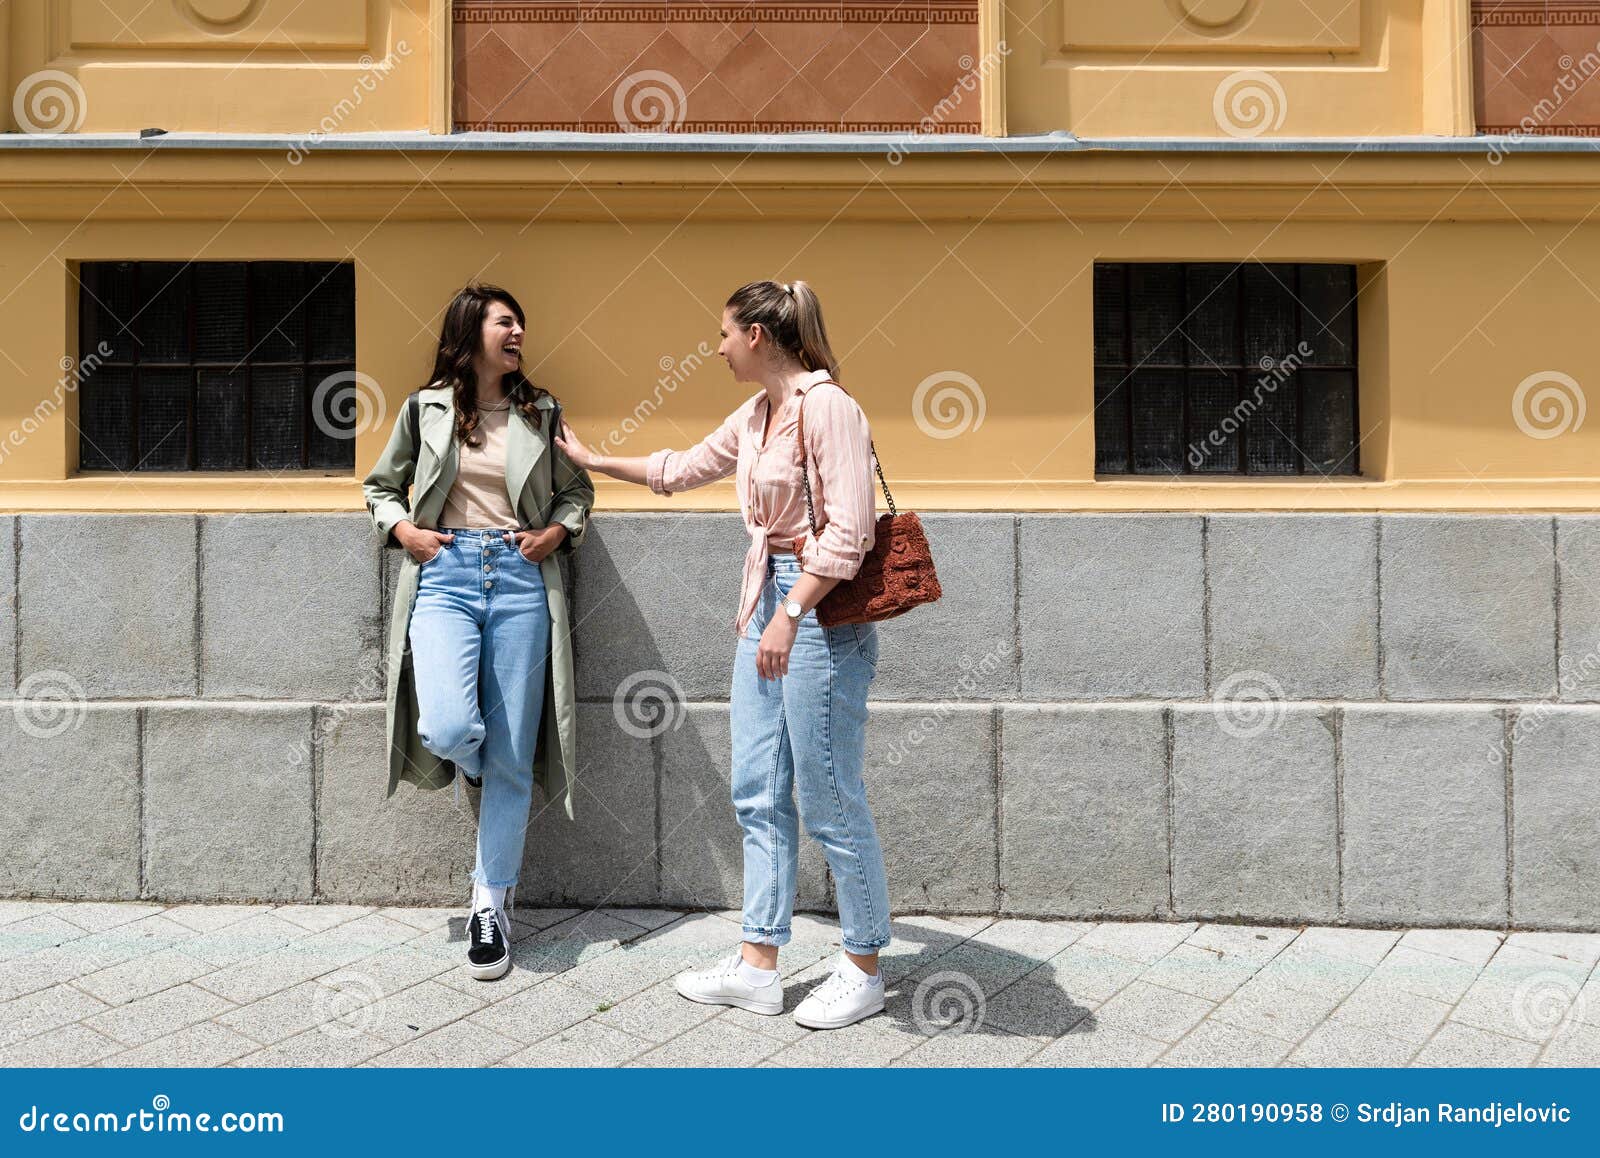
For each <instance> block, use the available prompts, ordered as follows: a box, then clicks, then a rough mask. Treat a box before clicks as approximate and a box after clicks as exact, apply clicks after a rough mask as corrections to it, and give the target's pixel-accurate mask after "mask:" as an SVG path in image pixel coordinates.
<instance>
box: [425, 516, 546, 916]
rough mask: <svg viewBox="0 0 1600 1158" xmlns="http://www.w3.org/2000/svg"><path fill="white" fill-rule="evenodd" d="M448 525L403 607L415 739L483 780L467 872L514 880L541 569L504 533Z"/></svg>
mask: <svg viewBox="0 0 1600 1158" xmlns="http://www.w3.org/2000/svg"><path fill="white" fill-rule="evenodd" d="M440 529H441V530H453V531H454V532H455V541H454V542H452V543H448V544H446V545H444V546H442V547H441V548H440V549H439V553H438V554H437V555H435V556H434V557H433V558H432V559H429V560H428V561H427V562H426V563H423V564H422V566H421V570H420V572H419V573H418V577H417V599H416V605H415V606H414V607H413V609H412V612H411V628H410V636H411V661H412V665H413V669H414V670H415V672H416V686H417V706H418V708H419V716H418V719H417V731H418V734H419V735H420V736H421V739H422V743H423V746H424V747H426V748H427V749H428V750H429V751H430V752H432V753H434V754H435V755H437V756H440V757H443V758H444V759H447V760H453V761H455V764H456V767H457V769H458V770H459V771H461V772H463V773H466V774H467V775H469V776H473V777H482V778H483V795H482V797H481V798H480V800H479V802H478V861H477V865H476V866H475V867H474V868H473V870H472V879H473V880H474V881H477V882H478V883H480V884H484V885H490V886H494V887H497V888H498V887H503V888H509V887H511V886H513V885H515V884H516V883H517V874H518V872H519V871H520V870H521V867H522V848H523V843H524V841H525V839H526V837H527V832H528V810H529V808H530V806H531V805H532V802H533V755H534V749H535V747H536V746H537V742H538V738H539V723H540V716H541V715H542V710H543V708H544V685H545V678H546V672H545V667H546V662H547V659H548V655H549V649H550V607H549V604H548V603H547V602H546V598H545V588H544V576H543V575H542V574H541V573H540V570H539V565H538V564H537V563H530V562H528V560H527V558H526V557H525V556H524V555H523V554H522V553H521V552H520V551H518V550H517V547H516V543H515V540H514V539H511V538H508V537H507V534H506V532H505V531H501V530H493V529H491V530H464V529H460V528H445V527H442V528H440Z"/></svg>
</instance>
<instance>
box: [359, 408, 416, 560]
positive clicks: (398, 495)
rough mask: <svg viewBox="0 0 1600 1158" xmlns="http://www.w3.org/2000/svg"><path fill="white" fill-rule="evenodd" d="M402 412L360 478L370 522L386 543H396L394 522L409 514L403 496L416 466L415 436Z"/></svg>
mask: <svg viewBox="0 0 1600 1158" xmlns="http://www.w3.org/2000/svg"><path fill="white" fill-rule="evenodd" d="M406 413H407V412H406V411H405V410H402V411H401V419H400V420H399V421H397V422H396V423H395V424H394V429H393V430H391V431H390V432H389V442H388V444H387V445H386V446H385V447H384V448H383V453H382V454H381V455H379V456H378V461H377V462H376V463H374V464H373V467H372V469H371V470H370V471H368V472H367V476H366V478H364V479H363V480H362V482H361V490H362V494H363V496H364V497H365V499H366V503H367V511H368V512H369V513H370V514H371V515H372V523H373V526H375V527H376V528H377V529H378V531H379V533H380V534H382V535H383V541H384V543H385V544H386V545H388V546H396V547H397V546H399V544H398V543H396V542H395V541H394V528H395V525H396V524H397V523H400V522H403V521H404V520H406V519H409V518H410V517H411V509H410V507H408V506H407V505H406V497H407V495H408V493H409V491H410V487H411V476H412V473H413V471H414V470H415V468H416V455H417V442H418V438H419V436H418V433H417V432H416V431H415V430H411V429H409V428H408V427H407V426H406V423H405V417H404V416H405V414H406Z"/></svg>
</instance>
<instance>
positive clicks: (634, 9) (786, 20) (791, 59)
mask: <svg viewBox="0 0 1600 1158" xmlns="http://www.w3.org/2000/svg"><path fill="white" fill-rule="evenodd" d="M454 14H455V98H454V101H455V103H454V121H455V125H456V128H458V129H497V130H504V131H515V130H532V129H563V130H568V131H583V132H612V133H614V132H627V131H669V132H671V131H676V132H693V131H711V132H718V131H725V132H740V131H768V132H806V131H841V130H842V131H852V130H853V131H876V132H883V131H911V130H919V131H922V132H968V133H970V132H977V131H978V123H979V119H978V99H977V89H976V79H977V78H976V73H975V71H974V70H975V67H976V60H977V55H978V6H977V0H903V2H898V3H897V2H895V0H843V2H839V0H835V2H833V3H828V4H814V3H805V2H802V0H759V2H757V0H748V2H742V0H731V2H726V3H712V4H676V3H668V2H662V0H656V2H654V3H651V2H648V0H645V2H630V0H603V2H601V3H593V2H591V3H586V4H576V3H572V2H571V0H456V4H455V8H454ZM963 78H967V83H966V87H963ZM969 90H970V91H969Z"/></svg>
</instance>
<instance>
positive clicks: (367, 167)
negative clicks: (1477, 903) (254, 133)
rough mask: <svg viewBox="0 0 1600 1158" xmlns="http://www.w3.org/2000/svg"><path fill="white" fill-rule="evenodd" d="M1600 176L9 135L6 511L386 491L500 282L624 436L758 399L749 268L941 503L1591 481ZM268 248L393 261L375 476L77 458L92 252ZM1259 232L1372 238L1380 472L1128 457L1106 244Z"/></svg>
mask: <svg viewBox="0 0 1600 1158" xmlns="http://www.w3.org/2000/svg"><path fill="white" fill-rule="evenodd" d="M1177 172H1181V173H1182V174H1183V177H1182V179H1181V180H1179V181H1174V178H1173V174H1174V173H1177ZM424 173H425V174H427V176H426V179H425V180H424V179H423V178H422V177H421V176H420V174H424ZM1024 173H1025V176H1024ZM1330 173H1333V174H1336V176H1335V177H1334V179H1331V180H1330V177H1329V174H1330ZM1597 178H1600V158H1592V157H1588V156H1582V155H1579V156H1565V157H1559V156H1546V157H1526V156H1525V157H1517V158H1514V159H1513V160H1511V161H1509V162H1507V163H1505V164H1502V165H1500V166H1493V165H1490V164H1488V163H1487V162H1485V161H1481V160H1477V161H1474V160H1468V159H1464V158H1461V157H1455V156H1409V157H1390V156H1382V155H1360V156H1347V157H1342V158H1341V157H1328V156H1317V155H1310V156H1303V155H1295V156H1268V157H1260V156H1256V157H1250V156H1222V155H1204V156H1192V155H1177V154H1154V155H1149V156H1144V155H1132V154H1126V153H1119V154H1095V153H1089V154H1072V155H1063V156H1056V157H1048V158H1030V159H1026V160H1019V159H1017V158H1007V157H979V156H965V157H939V156H925V157H915V156H914V157H910V158H906V159H904V160H903V161H902V162H901V163H900V164H898V165H891V164H889V163H888V162H887V161H885V160H883V159H879V158H869V159H863V158H859V157H796V156H793V155H759V156H750V157H744V158H734V159H729V158H724V157H719V156H716V155H707V156H675V157H663V156H648V155H646V156H615V155H604V156H601V155H588V156H581V157H580V156H562V155H548V154H543V155H541V154H520V155H519V154H471V155H468V154H454V155H451V156H448V157H442V156H437V155H430V154H426V153H418V154H416V155H415V156H400V155H396V154H395V153H393V152H374V153H371V154H354V155H333V154H326V153H322V154H313V155H311V156H310V157H308V158H307V159H305V160H304V161H303V163H301V164H299V165H292V164H290V163H288V162H287V161H285V160H284V159H283V158H282V157H281V156H280V155H276V154H268V155H265V156H263V155H261V154H211V155H206V154H193V153H180V152H177V151H162V152H160V153H157V154H155V155H151V156H148V157H146V158H144V159H143V160H142V161H141V162H140V163H138V164H137V165H133V164H130V162H129V160H128V158H126V157H123V158H121V159H119V157H118V155H117V154H83V153H75V152H56V151H44V152H35V151H29V152H28V153H26V154H18V153H9V154H6V155H5V157H4V160H3V162H0V202H3V203H4V204H5V206H6V208H7V210H8V212H7V213H6V214H4V215H0V438H3V439H6V440H7V444H6V447H5V449H6V453H5V456H4V458H3V459H0V507H3V508H5V509H8V510H16V509H22V510H39V509H119V510H141V509H177V510H197V509H198V510H205V509H212V510H216V509H325V510H358V509H360V507H361V499H360V494H359V489H358V485H357V480H358V478H359V476H360V474H361V473H363V472H364V471H365V470H366V468H367V467H368V466H369V465H370V463H371V462H372V461H373V460H374V459H375V458H376V456H377V454H378V452H379V449H380V447H381V445H382V443H383V441H384V439H385V438H386V437H387V433H388V430H389V427H390V426H391V425H392V423H393V420H394V416H395V414H396V413H397V410H398V406H399V404H400V403H401V401H402V400H403V399H404V397H405V395H406V394H407V393H408V392H409V391H411V390H413V389H415V388H416V387H418V386H419V385H422V384H423V380H424V376H425V375H426V373H427V371H428V368H429V366H430V364H431V356H432V350H433V346H434V342H435V338H436V331H437V325H438V320H439V316H440V312H441V310H442V308H443V306H444V305H445V303H446V302H447V300H448V299H449V297H450V295H451V294H452V292H453V291H454V290H455V288H457V287H458V286H459V285H460V284H461V283H463V282H465V281H466V280H468V279H471V278H483V279H488V280H493V281H497V282H500V283H502V284H504V285H506V286H508V287H510V288H511V289H512V290H513V291H514V292H515V293H516V294H517V295H518V296H519V297H520V298H521V300H522V302H523V304H524V306H525V307H526V308H527V310H528V314H529V319H528V320H529V326H528V329H529V341H528V343H527V347H526V349H527V360H528V363H529V365H530V368H531V369H532V372H533V373H534V376H535V377H536V379H537V380H539V381H540V382H542V383H544V384H545V385H547V386H549V387H550V388H552V389H554V390H555V391H556V392H557V393H558V394H560V395H561V396H562V397H563V398H564V399H565V401H566V404H567V407H568V414H569V417H570V419H571V421H572V422H573V423H574V425H575V426H576V427H577V428H578V429H579V430H580V431H581V432H582V433H583V434H584V435H585V436H586V437H587V438H588V439H589V440H590V441H592V442H597V441H599V440H601V439H602V438H605V437H606V436H607V435H608V434H609V433H610V432H612V431H618V432H621V433H622V435H623V436H622V437H621V438H613V439H612V440H611V441H612V443H613V445H614V446H615V447H616V449H617V450H618V451H619V452H620V453H637V454H644V453H647V452H648V451H651V450H654V449H656V448H658V447H661V446H680V447H681V446H684V445H687V444H689V443H690V442H692V441H694V440H695V439H697V438H699V437H701V436H703V435H704V434H705V433H707V432H708V431H709V430H710V429H711V428H712V427H713V426H714V425H715V424H716V423H717V422H718V421H719V420H720V419H721V418H722V417H723V416H724V415H725V414H726V413H727V412H729V411H730V410H731V409H733V408H734V407H735V406H736V405H737V404H738V403H739V402H740V401H742V399H743V398H745V397H747V396H748V395H749V393H750V392H751V390H750V388H749V387H747V386H741V385H737V384H735V383H733V382H732V381H731V379H730V377H729V375H728V373H727V371H726V369H725V368H724V367H723V365H722V363H721V362H720V361H719V360H717V359H716V358H714V357H710V356H704V357H703V360H702V357H701V355H700V354H699V353H697V351H706V352H709V351H711V350H714V348H715V345H716V342H717V334H716V330H717V320H718V316H719V313H720V308H721V305H722V302H723V301H724V300H725V298H726V296H727V295H728V293H729V292H730V291H731V290H733V289H734V288H735V287H736V286H737V285H739V284H740V283H741V282H743V281H745V280H748V279H752V278H760V277H768V276H770V277H779V278H783V279H791V278H797V277H798V278H804V279H806V280H808V281H811V282H813V283H814V284H815V285H816V286H817V288H818V290H819V292H820V294H821V296H822V300H823V302H824V305H825V309H826V313H827V319H828V323H829V327H830V331H831V334H832V338H833V341H834V345H835V348H836V351H837V352H838V354H839V355H840V357H841V359H842V364H843V370H844V375H845V377H844V382H845V384H846V386H847V387H849V388H850V389H851V390H852V391H853V392H854V393H855V394H856V396H857V397H858V398H859V399H860V400H861V401H862V403H863V404H864V405H865V407H866V409H867V411H868V413H869V414H870V416H871V419H872V422H873V426H874V431H875V434H876V437H877V445H878V448H879V450H880V452H881V454H882V456H883V460H884V463H885V466H886V469H887V471H888V474H889V477H890V480H891V483H892V484H894V485H895V487H896V498H897V500H899V501H900V502H901V503H903V504H904V505H906V506H911V507H920V508H923V509H998V510H1011V509H1045V510H1051V509H1064V510H1072V509H1190V508H1198V509H1226V508H1275V509H1405V508H1417V509H1423V508H1438V507H1449V508H1463V509H1479V508H1518V509H1575V508H1591V507H1594V506H1595V505H1597V500H1600V423H1595V422H1580V421H1578V420H1577V419H1578V416H1577V414H1576V413H1575V412H1574V413H1572V414H1571V415H1569V417H1568V421H1567V423H1566V429H1564V430H1563V431H1562V432H1559V433H1557V434H1555V436H1553V437H1545V436H1544V435H1546V434H1548V433H1549V430H1548V429H1538V426H1539V421H1538V420H1537V416H1536V415H1533V414H1532V413H1531V411H1528V410H1527V407H1525V412H1524V414H1523V421H1522V422H1520V423H1519V421H1518V415H1517V413H1516V412H1515V410H1514V399H1515V398H1516V395H1517V391H1518V388H1519V386H1522V384H1523V383H1525V382H1528V381H1530V379H1535V380H1536V379H1538V377H1539V376H1540V375H1546V376H1548V375H1551V374H1564V375H1569V376H1571V378H1572V379H1573V381H1574V382H1575V383H1576V386H1577V387H1578V392H1577V393H1576V394H1575V395H1574V394H1571V392H1570V391H1568V393H1569V395H1570V402H1571V403H1572V404H1573V405H1574V406H1576V405H1579V404H1582V403H1584V401H1585V399H1584V396H1583V394H1582V391H1583V390H1584V389H1600V385H1597V383H1596V380H1595V378H1594V371H1593V369H1592V361H1593V360H1592V347H1593V334H1594V329H1595V326H1594V317H1595V298H1594V295H1593V294H1592V292H1590V291H1589V290H1588V289H1587V288H1586V279H1587V280H1592V278H1593V271H1594V270H1596V269H1600V223H1596V222H1594V221H1593V220H1592V219H1591V217H1590V213H1591V211H1592V208H1593V201H1594V196H1593V192H1592V190H1593V189H1594V188H1595V187H1596V185H1597ZM252 258H279V259H292V258H303V259H324V260H326V259H352V260H354V261H355V262H356V264H357V310H358V323H357V351H358V355H357V357H358V363H357V364H358V369H359V370H360V371H361V372H362V373H364V374H367V375H370V376H371V377H372V378H373V379H374V380H375V381H376V382H377V383H378V385H379V388H380V393H381V398H380V399H374V400H373V401H375V402H378V403H379V404H380V406H381V415H378V413H377V411H378V407H373V417H370V418H368V419H366V420H364V421H365V425H364V428H363V430H362V433H361V435H360V437H359V439H358V442H357V447H356V463H357V470H356V472H355V474H354V475H352V476H351V477H346V478H326V477H312V478H307V477H303V476H280V477H276V478H272V477H267V476H262V475H243V476H217V475H210V474H188V475H171V476H157V475H150V474H143V473H141V474H137V475H133V476H129V477H127V478H116V477H110V478H107V477H103V476H102V477H94V476H76V475H75V473H74V472H75V453H76V433H75V430H74V427H73V414H74V407H75V404H76V394H75V393H74V392H73V391H72V390H71V389H70V388H68V389H65V390H60V389H59V388H58V385H57V384H58V382H59V380H60V379H61V378H62V377H63V372H62V361H63V359H66V358H70V356H71V355H72V354H74V353H75V347H76V334H75V307H74V298H73V291H72V288H71V278H70V273H69V271H70V269H71V267H72V266H73V264H74V263H76V262H80V261H88V260H107V259H168V260H171V259H179V260H182V259H194V260H220V259H252ZM1245 259H1250V260H1265V261H1345V262H1355V263H1358V264H1359V265H1360V266H1361V273H1362V281H1363V283H1364V285H1365V289H1364V291H1363V295H1362V306H1361V311H1360V374H1361V399H1360V411H1361V421H1362V426H1363V431H1362V434H1363V443H1362V450H1361V462H1362V467H1363V472H1364V473H1363V476H1362V477H1361V478H1359V479H1350V478H1342V477H1341V478H1338V479H1327V480H1316V479H1312V480H1301V479H1270V480H1243V479H1229V478H1208V479H1204V480H1193V481H1191V480H1164V479H1151V478H1140V479H1102V480H1096V479H1095V477H1094V473H1093V459H1094V454H1093V418H1092V405H1093V404H1092V398H1093V393H1092V353H1091V336H1092V326H1093V309H1092V300H1091V286H1092V266H1093V263H1094V262H1095V261H1096V260H1132V261H1137V260H1163V261H1194V260H1204V261H1227V260H1245ZM701 343H704V346H703V347H702V346H701V345H700V344H701ZM962 376H965V377H962ZM663 378H665V379H667V381H668V382H669V383H671V385H670V386H665V387H664V386H661V384H660V383H661V380H662V379H663ZM968 378H970V380H971V384H968V383H967V379H968ZM680 379H681V380H680ZM69 381H70V378H69ZM1551 381H1556V380H1555V379H1552V380H1551ZM930 383H931V385H925V384H930ZM1539 385H1540V383H1539V382H1538V381H1535V383H1534V386H1535V388H1536V387H1538V386H1539ZM919 387H922V388H923V389H924V395H925V396H926V395H927V394H928V392H929V391H934V392H937V390H938V389H940V388H942V387H948V388H950V389H953V390H956V391H957V392H958V393H957V395H953V396H952V397H959V396H960V395H962V394H964V395H965V398H966V400H967V403H968V413H967V415H966V417H965V418H963V411H962V409H961V407H960V406H959V405H957V406H953V407H952V408H949V409H948V410H947V411H946V412H945V413H944V414H943V415H942V416H941V414H940V411H939V408H938V407H937V406H934V405H931V404H926V403H925V404H924V405H923V406H922V407H921V408H920V409H919V408H918V407H917V406H916V405H915V401H914V400H915V399H916V398H917V396H918V390H919ZM1563 389H1564V388H1563ZM56 394H60V396H61V403H60V405H59V406H53V405H52V403H51V402H50V399H51V398H52V396H54V395H56ZM642 404H643V405H644V410H643V412H642V413H641V409H640V408H641V405H642ZM1530 405H1531V403H1530ZM980 410H981V420H980V417H979V412H980ZM630 416H635V417H640V418H642V426H641V427H640V429H638V430H636V431H634V432H632V433H628V429H629V428H627V427H625V426H624V422H625V420H626V419H628V418H629V417H630ZM1557 417H1558V419H1559V415H1558V416H1557ZM1548 425H1549V424H1548V423H1546V426H1548ZM1530 427H1533V428H1534V430H1533V433H1529V428H1530ZM953 430H954V431H955V433H954V434H953V435H952V431H953ZM16 431H25V436H24V437H22V438H21V440H20V445H14V443H15V442H16V441H17V440H16V439H14V438H10V437H9V433H8V432H16ZM601 499H602V502H603V503H605V504H607V505H609V506H614V507H615V506H627V507H635V508H646V509H653V508H657V507H666V506H669V505H670V506H674V507H676V508H678V509H685V508H690V507H697V506H698V507H713V508H729V507H731V506H732V505H733V496H732V491H731V487H728V486H721V487H717V488H711V489H709V490H707V491H703V492H697V493H695V494H691V495H684V496H679V497H678V498H676V499H674V500H670V502H669V500H660V499H657V498H655V497H654V496H651V495H649V494H648V493H646V492H644V491H642V490H640V489H636V488H626V487H623V486H621V485H620V484H610V483H603V484H602V493H601Z"/></svg>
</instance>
